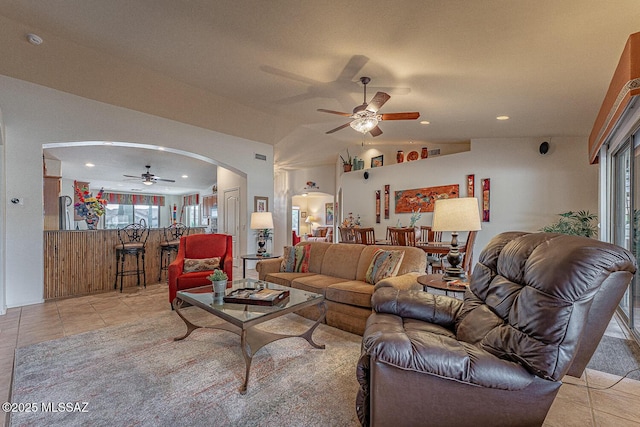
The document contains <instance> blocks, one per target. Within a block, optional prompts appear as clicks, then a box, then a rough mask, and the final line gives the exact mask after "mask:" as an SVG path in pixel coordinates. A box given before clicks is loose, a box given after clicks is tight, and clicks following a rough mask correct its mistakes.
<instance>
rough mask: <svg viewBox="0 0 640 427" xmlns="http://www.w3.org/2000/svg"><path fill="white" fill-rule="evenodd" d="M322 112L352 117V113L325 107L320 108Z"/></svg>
mask: <svg viewBox="0 0 640 427" xmlns="http://www.w3.org/2000/svg"><path fill="white" fill-rule="evenodd" d="M318 111H320V112H321V113H329V114H337V115H339V116H344V117H351V113H343V112H342V111H334V110H325V109H324V108H318Z"/></svg>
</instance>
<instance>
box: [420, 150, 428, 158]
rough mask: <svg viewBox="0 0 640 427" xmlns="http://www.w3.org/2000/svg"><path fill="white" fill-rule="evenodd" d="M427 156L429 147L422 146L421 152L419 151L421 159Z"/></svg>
mask: <svg viewBox="0 0 640 427" xmlns="http://www.w3.org/2000/svg"><path fill="white" fill-rule="evenodd" d="M427 157H429V149H428V148H427V147H422V152H421V153H420V158H421V159H426V158H427Z"/></svg>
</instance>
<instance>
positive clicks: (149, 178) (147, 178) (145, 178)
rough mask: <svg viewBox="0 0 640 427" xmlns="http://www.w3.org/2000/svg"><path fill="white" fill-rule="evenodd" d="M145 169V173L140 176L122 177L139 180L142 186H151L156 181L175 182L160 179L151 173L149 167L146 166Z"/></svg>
mask: <svg viewBox="0 0 640 427" xmlns="http://www.w3.org/2000/svg"><path fill="white" fill-rule="evenodd" d="M145 168H147V171H146V172H145V173H142V174H140V175H139V176H136V175H124V176H125V177H127V178H137V179H141V180H142V183H143V184H144V185H153V184H155V183H156V182H158V181H163V182H176V181H175V180H173V179H165V178H160V177H159V176H156V175H154V174H152V173H151V166H150V165H146V166H145Z"/></svg>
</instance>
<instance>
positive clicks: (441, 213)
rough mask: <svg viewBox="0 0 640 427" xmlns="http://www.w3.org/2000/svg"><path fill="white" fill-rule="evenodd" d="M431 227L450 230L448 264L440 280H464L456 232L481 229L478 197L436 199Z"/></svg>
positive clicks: (436, 229) (435, 229)
mask: <svg viewBox="0 0 640 427" xmlns="http://www.w3.org/2000/svg"><path fill="white" fill-rule="evenodd" d="M431 229H432V230H433V231H451V249H450V250H449V253H448V254H447V261H448V262H449V265H450V266H449V267H447V268H446V269H445V272H444V275H443V276H442V280H446V281H451V280H456V279H457V280H464V279H465V271H464V270H463V269H462V268H460V267H458V265H460V261H461V258H462V257H461V256H460V252H459V251H458V232H459V231H478V230H480V229H481V227H480V210H479V209H478V199H476V198H475V197H461V198H455V199H440V200H436V202H435V206H434V209H433V225H432V226H431Z"/></svg>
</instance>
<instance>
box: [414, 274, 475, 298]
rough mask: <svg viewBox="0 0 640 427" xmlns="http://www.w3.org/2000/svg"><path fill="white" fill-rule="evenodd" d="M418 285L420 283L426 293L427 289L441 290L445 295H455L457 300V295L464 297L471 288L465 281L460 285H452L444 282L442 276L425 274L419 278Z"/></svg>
mask: <svg viewBox="0 0 640 427" xmlns="http://www.w3.org/2000/svg"><path fill="white" fill-rule="evenodd" d="M418 283H420V284H421V285H422V286H423V287H424V290H425V292H426V291H427V288H433V289H439V290H441V291H444V294H445V295H449V292H451V293H453V296H454V297H455V298H458V296H457V294H462V295H464V293H465V291H466V290H467V288H468V287H469V282H467V281H463V282H461V284H460V285H456V284H452V283H451V282H447V281H444V280H442V274H425V275H423V276H420V277H418Z"/></svg>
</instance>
